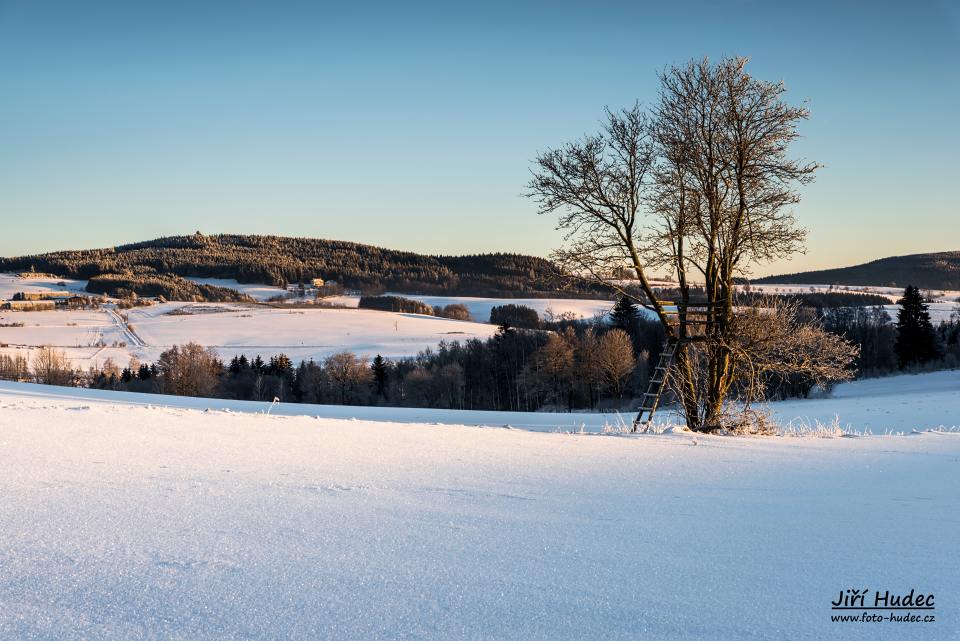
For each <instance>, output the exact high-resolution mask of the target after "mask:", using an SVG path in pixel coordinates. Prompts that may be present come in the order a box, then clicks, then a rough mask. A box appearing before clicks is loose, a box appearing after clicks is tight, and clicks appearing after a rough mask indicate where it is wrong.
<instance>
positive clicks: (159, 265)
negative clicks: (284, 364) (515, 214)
mask: <svg viewBox="0 0 960 641" xmlns="http://www.w3.org/2000/svg"><path fill="white" fill-rule="evenodd" d="M0 271H8V272H30V271H34V272H45V273H51V274H57V275H59V276H62V277H68V278H77V279H94V278H98V283H99V284H98V283H95V284H94V285H93V287H95V288H98V290H99V292H98V293H107V290H108V289H109V288H111V287H112V288H114V289H124V290H129V291H132V292H134V293H136V294H137V295H138V296H154V295H158V293H162V295H164V296H165V297H167V298H174V297H175V296H176V293H178V292H181V290H182V295H184V296H187V298H186V300H198V299H199V300H206V301H224V300H226V301H229V300H236V299H235V298H232V297H231V295H230V294H228V293H226V292H223V291H221V290H220V289H212V288H209V287H207V288H189V287H187V286H186V285H185V284H184V283H183V282H181V281H178V280H177V279H176V277H178V276H179V277H187V276H191V277H198V278H228V279H231V278H232V279H235V280H237V281H239V282H241V283H258V284H265V285H275V286H279V287H286V285H287V284H289V283H298V282H308V281H309V280H310V279H313V278H323V279H325V280H327V281H336V282H338V283H339V284H340V285H342V286H344V287H347V288H350V289H359V290H362V291H363V292H364V293H365V294H379V293H382V292H384V291H386V290H391V291H400V292H405V293H420V294H443V295H460V296H499V297H518V296H528V297H546V296H555V295H557V294H562V295H564V296H567V297H574V298H578V297H593V296H597V295H598V294H600V293H602V290H601V289H599V288H597V287H594V286H590V285H585V284H583V283H581V282H579V281H578V280H576V279H570V278H566V277H565V276H566V274H564V273H563V272H562V271H561V270H560V269H559V268H558V267H557V266H556V265H555V264H553V263H552V262H550V261H549V260H546V259H543V258H537V257H534V256H523V255H519V254H504V253H494V254H482V255H474V256H427V255H422V254H416V253H412V252H403V251H397V250H392V249H384V248H381V247H374V246H371V245H361V244H357V243H350V242H343V241H334V240H321V239H316V238H288V237H280V236H244V235H215V236H205V235H203V234H201V233H199V232H197V233H196V234H193V235H190V236H171V237H167V238H159V239H156V240H151V241H146V242H141V243H135V244H130V245H121V246H118V247H110V248H105V249H91V250H75V251H59V252H52V253H47V254H38V255H33V256H20V257H15V258H0ZM171 294H173V295H171Z"/></svg>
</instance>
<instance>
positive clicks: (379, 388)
mask: <svg viewBox="0 0 960 641" xmlns="http://www.w3.org/2000/svg"><path fill="white" fill-rule="evenodd" d="M370 369H371V370H373V383H374V387H375V389H376V392H377V396H378V397H379V398H386V397H387V379H388V378H389V372H388V371H387V361H386V359H384V358H383V356H381V355H380V354H377V356H376V358H374V359H373V365H371V366H370Z"/></svg>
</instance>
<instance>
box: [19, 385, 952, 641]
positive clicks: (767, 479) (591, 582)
mask: <svg viewBox="0 0 960 641" xmlns="http://www.w3.org/2000/svg"><path fill="white" fill-rule="evenodd" d="M0 452H2V458H3V461H4V464H3V466H0V491H2V496H3V497H4V500H3V501H0V522H2V523H3V527H2V528H0V568H2V572H0V638H3V639H18V640H29V639H79V638H85V639H190V640H205V639H309V640H313V639H339V640H350V639H398V638H416V639H658V640H662V639H704V640H707V639H709V640H711V641H716V640H720V641H723V640H726V639H729V640H731V641H732V640H737V641H741V640H744V639H786V638H789V639H825V638H836V639H946V638H953V637H955V635H957V634H958V633H960V626H958V624H957V621H958V618H957V611H958V605H960V604H958V602H957V597H956V593H957V588H958V587H960V579H958V577H960V544H958V541H960V522H958V520H957V519H956V516H955V515H956V514H957V512H958V510H960V500H958V498H957V495H956V491H955V490H956V483H957V478H958V470H960V468H958V465H960V464H958V458H960V435H957V434H943V433H924V434H919V435H915V436H901V437H890V436H886V437H870V438H853V439H847V438H837V439H814V438H800V439H783V438H768V439H735V438H721V437H714V438H703V437H697V438H696V439H694V438H691V437H690V436H689V435H682V434H675V435H670V436H666V435H664V436H644V437H617V436H596V435H576V434H543V433H534V432H529V431H524V430H505V429H484V428H476V427H464V426H455V425H423V424H397V423H377V422H371V421H355V420H354V421H343V420H334V419H321V420H318V419H314V418H308V417H282V416H266V415H243V414H233V413H224V412H201V411H196V410H185V409H176V408H157V407H153V408H148V407H144V406H136V405H121V404H117V403H116V402H113V400H112V399H106V400H104V401H90V400H85V401H82V402H78V401H77V400H74V399H64V398H56V397H54V396H51V397H47V398H37V397H30V396H26V395H24V394H22V393H19V392H17V391H11V390H10V389H9V388H6V387H4V388H3V389H2V390H0ZM851 586H854V587H869V588H873V589H876V588H880V589H890V590H896V591H903V592H906V591H909V590H910V589H911V588H915V589H917V590H918V591H923V592H925V593H929V592H933V593H935V594H936V599H937V601H936V604H937V615H938V619H939V620H938V622H937V623H933V624H915V625H907V624H893V623H884V624H882V625H881V624H869V625H868V624H860V623H858V624H849V623H846V624H841V623H831V622H830V610H829V608H830V601H831V600H833V599H835V598H836V595H837V594H838V593H839V592H840V591H841V590H844V589H846V588H849V587H851Z"/></svg>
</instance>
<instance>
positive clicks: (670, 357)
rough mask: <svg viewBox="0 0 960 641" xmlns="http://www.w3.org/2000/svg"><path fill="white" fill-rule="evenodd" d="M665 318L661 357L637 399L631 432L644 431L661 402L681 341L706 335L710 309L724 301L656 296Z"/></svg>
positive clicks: (704, 337)
mask: <svg viewBox="0 0 960 641" xmlns="http://www.w3.org/2000/svg"><path fill="white" fill-rule="evenodd" d="M657 303H658V304H659V305H660V306H661V307H662V308H663V309H664V312H665V314H666V315H667V318H668V323H669V328H668V331H667V338H666V340H664V342H663V350H661V352H660V360H659V361H658V362H657V366H656V367H655V368H654V369H653V371H652V372H651V375H650V380H649V381H648V383H647V391H646V392H645V393H644V395H643V399H642V400H641V401H640V410H639V412H638V413H637V417H636V418H635V419H633V428H632V429H631V431H632V432H637V431H641V432H646V431H647V430H649V429H650V425H651V423H652V422H653V415H654V413H655V412H656V411H657V407H658V406H659V405H660V398H661V397H662V396H663V391H664V389H665V388H666V385H667V377H668V376H669V374H670V369H671V368H672V367H673V363H674V361H675V360H676V358H677V352H678V351H679V349H680V345H682V344H685V343H693V342H697V341H703V340H705V339H706V330H707V328H708V327H709V325H710V323H711V321H712V320H713V310H715V309H716V308H718V307H721V306H722V305H723V303H686V304H684V303H674V302H673V301H663V300H659V301H657Z"/></svg>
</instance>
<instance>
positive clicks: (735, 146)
mask: <svg viewBox="0 0 960 641" xmlns="http://www.w3.org/2000/svg"><path fill="white" fill-rule="evenodd" d="M746 63H747V60H746V59H745V58H730V59H725V60H722V61H720V62H719V63H718V64H712V63H710V62H709V61H708V60H706V59H704V60H697V61H692V62H690V63H688V64H687V65H684V66H681V67H673V68H670V69H667V70H666V71H665V72H663V73H662V74H661V75H660V84H661V87H660V95H659V100H658V103H657V104H656V106H655V107H654V108H653V110H652V113H651V115H650V116H646V115H645V114H644V112H643V111H642V110H641V109H640V107H639V106H638V105H635V106H634V107H633V108H631V109H628V110H624V111H621V112H612V111H610V110H607V112H606V121H605V123H604V127H603V129H602V131H601V132H600V133H599V134H596V135H593V136H586V137H585V138H583V139H582V140H581V141H578V142H575V143H570V144H568V145H565V146H563V147H561V148H559V149H555V150H549V151H547V152H545V153H543V154H541V155H540V156H539V157H538V159H537V161H536V165H537V166H536V168H535V171H534V178H533V180H532V181H531V182H530V184H529V195H530V196H532V197H534V198H536V199H537V200H538V201H539V204H540V213H554V212H556V213H558V214H559V228H560V229H563V230H565V231H566V232H567V235H566V241H567V245H566V246H565V247H564V248H562V249H560V250H558V251H557V252H555V254H554V257H555V258H556V259H557V260H558V261H559V262H560V263H561V264H562V265H563V266H564V267H566V268H567V269H568V270H570V271H571V272H573V273H574V274H575V275H576V276H577V277H581V278H582V277H588V278H591V279H593V280H594V281H597V282H600V283H602V284H604V285H606V286H608V287H609V288H611V289H613V290H617V291H621V292H623V293H628V294H629V292H624V291H623V290H624V288H623V287H622V285H621V283H622V281H621V280H619V279H621V278H622V277H623V275H624V268H627V269H629V270H631V271H632V272H633V273H634V274H635V275H636V282H637V284H638V285H639V288H640V290H641V292H642V294H643V298H645V300H640V301H639V302H640V303H641V304H643V305H645V306H646V307H648V308H649V309H651V310H652V311H654V312H655V313H656V315H657V317H658V318H659V319H660V322H661V324H662V325H663V327H664V330H665V332H666V334H667V337H668V340H671V341H678V342H679V343H680V345H679V349H678V351H677V363H676V369H675V371H674V379H675V384H676V387H677V389H678V390H679V391H680V392H681V394H680V397H681V400H682V402H683V406H684V407H683V409H684V414H685V416H686V420H687V425H688V426H689V427H690V428H691V429H694V430H712V429H716V428H718V427H720V419H721V417H722V416H723V409H724V401H725V400H726V398H727V396H728V394H729V393H730V392H731V390H732V386H733V385H734V381H735V379H736V376H735V372H736V369H737V363H736V359H737V358H738V354H739V353H738V352H737V351H736V350H735V349H734V348H733V345H734V344H735V343H736V332H737V327H736V325H735V324H734V317H735V306H734V296H735V291H736V285H735V282H736V278H737V276H739V275H745V274H747V273H748V270H749V269H750V266H751V265H752V264H756V263H760V262H765V261H770V260H773V259H776V258H781V257H784V256H789V255H790V254H792V253H794V252H796V251H799V250H800V249H802V244H803V240H804V237H805V232H804V231H803V230H802V229H801V228H799V227H798V226H797V224H796V221H795V219H794V217H793V214H792V212H791V211H790V209H789V207H790V205H793V204H795V203H797V202H798V201H799V194H798V192H797V191H796V188H797V186H798V185H802V184H805V183H808V182H810V181H811V180H813V174H814V172H815V170H816V169H817V165H816V164H814V163H808V162H803V161H798V160H793V159H791V158H789V157H788V150H789V146H790V144H791V143H792V142H793V141H794V140H795V139H796V138H797V136H798V133H797V124H798V123H799V122H800V121H802V120H804V119H806V118H807V117H808V112H807V110H806V108H804V107H794V106H791V105H789V104H787V103H786V102H785V101H784V92H785V88H784V86H783V84H782V83H771V82H766V81H763V80H759V79H756V78H754V77H752V76H751V75H749V74H748V73H747V72H746ZM660 268H665V269H667V270H670V271H672V272H673V274H674V275H675V276H676V279H677V281H678V283H679V289H680V300H679V301H677V303H678V307H679V314H678V315H677V316H671V315H670V314H668V313H667V312H666V310H665V309H664V307H663V306H662V305H661V303H660V302H658V301H657V296H656V292H655V291H654V290H653V289H652V287H651V285H650V281H649V279H648V272H649V270H652V269H660ZM695 285H699V286H701V287H702V288H703V292H704V294H701V295H700V299H699V300H696V301H695V300H693V298H692V297H693V295H694V292H693V288H694V286H695ZM694 303H697V304H699V305H702V307H700V308H699V311H698V312H697V314H698V316H697V317H696V318H694V317H693V316H694V311H693V309H692V307H691V306H692V305H693V304H694ZM701 368H702V369H703V372H702V375H701V372H700V371H699V370H700V369H701ZM695 369H696V370H697V371H695Z"/></svg>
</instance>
